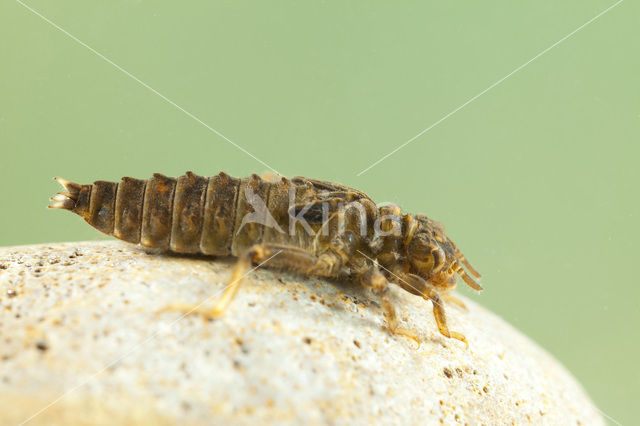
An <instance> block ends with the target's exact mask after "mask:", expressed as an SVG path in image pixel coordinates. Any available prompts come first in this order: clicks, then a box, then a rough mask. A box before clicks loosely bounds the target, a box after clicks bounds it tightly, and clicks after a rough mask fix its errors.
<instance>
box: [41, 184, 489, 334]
mask: <svg viewBox="0 0 640 426" xmlns="http://www.w3.org/2000/svg"><path fill="white" fill-rule="evenodd" d="M57 180H58V181H59V182H60V183H61V184H62V185H63V186H64V187H65V189H66V191H67V192H63V193H58V194H57V195H56V196H54V197H53V198H52V200H53V201H54V203H53V204H52V205H51V206H50V207H52V208H62V209H66V210H71V211H73V212H74V213H77V214H78V215H80V216H82V217H83V218H84V219H85V220H86V221H87V222H88V223H89V224H90V225H92V226H93V227H95V228H96V229H98V230H99V231H101V232H103V233H105V234H108V235H112V236H114V237H116V238H119V239H122V240H124V241H127V242H130V243H134V244H138V243H139V244H141V245H143V246H145V247H151V248H158V249H167V250H171V251H173V252H177V253H202V254H206V255H220V256H228V255H232V256H236V257H238V258H239V261H238V264H237V266H236V267H235V269H234V272H233V278H232V282H231V284H230V285H229V287H228V289H227V290H226V291H225V294H224V295H223V296H222V298H221V299H220V300H219V301H218V304H217V305H216V307H215V308H213V309H212V310H210V311H207V312H204V313H205V314H206V315H213V316H215V315H218V314H220V313H221V312H222V310H223V309H224V308H225V307H226V306H227V305H228V303H229V302H230V301H231V299H232V297H233V295H234V294H235V292H236V291H237V288H238V285H239V283H240V282H241V280H242V278H243V277H244V275H246V273H247V272H248V271H249V268H250V267H251V264H252V263H260V264H262V263H264V262H266V261H268V262H269V265H271V266H279V267H285V268H288V269H291V270H295V271H298V272H301V273H304V274H309V275H317V276H324V277H340V276H344V277H350V278H352V279H356V280H358V281H359V282H360V283H361V284H362V285H364V286H367V287H369V288H371V289H372V290H373V291H374V293H375V294H376V295H378V296H379V297H380V299H381V302H382V307H383V309H384V312H385V317H386V320H387V324H388V326H389V330H390V331H391V332H393V333H396V334H403V335H406V336H408V337H411V338H413V339H415V340H418V339H417V335H416V334H415V332H413V331H412V330H409V329H404V328H402V327H400V326H399V324H398V320H397V318H396V314H395V310H394V307H393V305H392V303H391V301H390V297H389V286H388V284H389V282H393V283H395V284H397V285H399V286H400V287H401V288H403V289H404V290H406V291H408V292H410V293H412V294H415V295H419V296H422V297H424V298H425V299H428V300H431V301H432V302H433V309H434V315H435V317H436V320H437V323H438V327H439V329H440V332H441V333H442V334H443V335H445V336H447V337H454V338H457V339H459V340H462V341H465V342H466V339H465V338H464V336H462V335H461V334H458V333H455V332H450V331H449V329H448V327H447V324H446V316H445V313H444V307H443V301H442V298H443V297H444V298H446V299H448V300H451V301H454V302H456V299H454V298H452V297H451V296H448V295H447V292H448V291H450V290H451V289H453V288H454V287H455V285H456V283H457V275H460V276H461V277H462V278H463V279H464V280H465V282H467V283H468V284H469V285H470V286H471V287H473V288H475V289H477V290H479V289H481V287H480V286H479V285H478V284H477V283H476V282H475V281H474V280H473V279H472V278H471V277H470V276H469V275H467V273H466V272H465V270H464V269H463V266H466V267H467V269H469V271H470V272H471V273H472V274H473V275H476V276H479V274H478V273H477V272H476V271H475V270H474V269H473V268H472V267H471V266H470V265H469V264H468V262H467V261H466V260H465V258H464V256H463V255H462V253H460V251H459V250H458V249H457V248H456V246H455V244H453V242H452V241H451V240H450V239H449V238H448V237H447V236H446V235H445V233H444V228H443V227H442V225H440V224H439V223H438V222H435V221H433V220H431V219H429V218H427V217H426V216H424V215H410V214H402V212H401V211H400V209H399V208H398V207H397V206H376V204H375V203H374V202H373V201H372V200H371V199H370V198H369V197H368V196H367V195H366V194H364V193H362V192H360V191H357V190H355V189H352V188H349V187H346V186H343V185H340V184H337V183H330V182H324V181H318V180H313V179H308V178H304V177H296V178H293V179H287V178H284V177H282V178H279V177H278V178H276V179H262V178H260V177H259V176H258V175H255V174H254V175H252V176H250V177H248V178H243V179H238V178H234V177H231V176H229V175H227V174H225V173H219V174H217V175H215V176H211V177H202V176H198V175H195V174H193V173H191V172H187V173H186V174H185V175H184V176H180V177H178V178H177V179H175V178H171V177H166V176H164V175H161V174H157V173H156V174H154V175H153V177H152V178H150V179H147V180H139V179H134V178H130V177H125V178H122V180H121V181H120V182H118V183H113V182H105V181H96V182H94V183H93V184H89V185H79V184H76V183H72V182H68V181H66V180H63V179H57ZM345 206H346V208H345ZM296 219H297V220H296ZM440 293H442V294H443V296H442V297H441V296H440ZM183 308H184V309H187V307H182V308H179V309H183Z"/></svg>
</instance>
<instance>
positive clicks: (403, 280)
mask: <svg viewBox="0 0 640 426" xmlns="http://www.w3.org/2000/svg"><path fill="white" fill-rule="evenodd" d="M399 278H400V282H398V283H396V284H398V285H399V286H400V287H402V288H403V289H405V290H406V291H408V292H409V293H412V294H415V295H417V296H422V297H423V298H424V299H426V300H430V301H431V303H433V316H434V317H435V319H436V324H437V325H438V330H440V334H442V335H443V336H445V337H452V338H454V339H458V340H460V341H462V342H464V344H465V345H466V346H467V347H469V343H468V342H467V338H466V337H464V336H463V335H462V334H460V333H456V332H455V331H450V330H449V327H448V326H447V315H446V313H445V311H444V301H443V300H442V297H441V296H440V294H439V293H438V290H436V288H435V287H434V286H433V285H431V284H429V283H428V282H426V281H425V280H424V279H423V278H421V277H419V276H417V275H414V274H404V275H402V276H400V277H399Z"/></svg>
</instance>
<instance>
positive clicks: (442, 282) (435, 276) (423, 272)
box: [406, 215, 482, 290]
mask: <svg viewBox="0 0 640 426" xmlns="http://www.w3.org/2000/svg"><path fill="white" fill-rule="evenodd" d="M406 241H407V245H406V248H407V260H408V261H409V266H410V269H411V273H413V274H416V275H419V276H420V277H422V278H424V279H425V280H426V281H427V282H429V283H430V284H433V285H434V286H436V287H440V288H449V289H452V288H453V287H455V286H456V284H457V282H458V275H459V276H460V277H462V279H463V280H464V281H465V282H466V283H467V284H468V285H469V286H470V287H471V288H473V289H474V290H482V287H481V286H480V285H479V284H478V283H477V282H475V280H474V279H473V278H471V277H470V276H469V275H468V274H467V273H466V271H465V270H464V268H463V266H465V267H467V269H468V270H469V272H471V273H472V274H473V275H474V276H476V277H480V274H479V273H478V272H477V271H476V270H475V269H474V268H473V267H472V266H471V265H470V264H469V262H467V260H466V259H465V257H464V255H463V254H462V253H461V252H460V250H458V248H457V247H456V245H455V244H454V243H453V241H451V240H450V239H449V238H448V237H447V236H446V234H445V232H444V227H443V226H442V224H440V223H439V222H436V221H435V220H432V219H429V218H428V217H426V216H424V215H413V216H408V217H407V240H406Z"/></svg>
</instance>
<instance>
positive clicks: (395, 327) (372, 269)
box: [360, 265, 420, 346]
mask: <svg viewBox="0 0 640 426" xmlns="http://www.w3.org/2000/svg"><path fill="white" fill-rule="evenodd" d="M360 283H361V284H362V285H363V286H365V287H368V288H370V289H372V290H373V293H374V294H375V295H376V296H377V297H378V298H380V302H381V304H382V309H383V310H384V317H385V320H386V322H387V327H388V328H389V331H390V332H391V334H398V335H401V336H406V337H408V338H410V339H412V340H414V341H415V342H416V343H418V346H420V339H418V333H416V332H415V331H414V330H411V329H408V328H404V327H400V326H399V324H398V316H397V314H396V310H395V308H394V306H393V303H392V302H391V297H390V289H389V281H387V278H386V277H385V276H384V275H383V274H382V273H381V272H380V271H379V270H378V267H377V265H371V266H369V267H367V268H366V269H365V270H364V272H362V273H361V275H360Z"/></svg>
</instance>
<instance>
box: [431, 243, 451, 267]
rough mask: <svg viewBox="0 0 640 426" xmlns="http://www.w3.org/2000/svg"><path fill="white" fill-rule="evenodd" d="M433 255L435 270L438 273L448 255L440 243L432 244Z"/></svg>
mask: <svg viewBox="0 0 640 426" xmlns="http://www.w3.org/2000/svg"><path fill="white" fill-rule="evenodd" d="M431 256H433V272H434V273H436V272H438V271H440V270H441V269H442V267H443V266H444V264H445V260H446V257H447V255H446V254H445V253H444V250H443V249H442V247H440V245H439V244H435V245H433V246H431Z"/></svg>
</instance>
